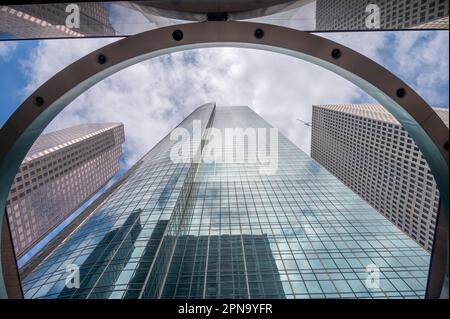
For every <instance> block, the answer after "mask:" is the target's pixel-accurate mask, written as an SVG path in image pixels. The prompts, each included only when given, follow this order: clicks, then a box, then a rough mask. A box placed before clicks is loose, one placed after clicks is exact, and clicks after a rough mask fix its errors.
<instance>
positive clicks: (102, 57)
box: [97, 54, 107, 64]
mask: <svg viewBox="0 0 450 319" xmlns="http://www.w3.org/2000/svg"><path fill="white" fill-rule="evenodd" d="M106 60H107V59H106V55H104V54H99V56H98V57H97V62H98V63H100V64H105V63H106Z"/></svg>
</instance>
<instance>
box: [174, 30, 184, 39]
mask: <svg viewBox="0 0 450 319" xmlns="http://www.w3.org/2000/svg"><path fill="white" fill-rule="evenodd" d="M183 36H184V35H183V31H181V30H175V31H173V32H172V38H173V39H174V40H175V41H181V40H182V39H183Z"/></svg>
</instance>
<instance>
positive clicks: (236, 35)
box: [0, 21, 449, 298]
mask: <svg viewBox="0 0 450 319" xmlns="http://www.w3.org/2000/svg"><path fill="white" fill-rule="evenodd" d="M216 46H231V47H241V48H242V47H245V48H256V49H263V50H269V51H274V52H279V53H282V54H287V55H290V56H293V57H296V58H299V59H302V60H305V61H309V62H311V63H314V64H316V65H319V66H322V67H324V68H326V69H328V70H330V71H332V72H334V73H336V74H339V75H341V76H342V77H344V78H346V79H347V80H349V81H351V82H353V83H354V84H356V85H357V86H359V87H360V88H361V89H363V90H364V91H366V92H367V93H368V94H369V95H371V96H372V97H374V98H375V99H376V100H377V101H378V102H379V103H380V104H382V105H383V106H385V107H386V108H387V109H388V110H389V111H390V112H391V113H392V114H393V115H394V116H395V118H396V119H397V120H398V121H399V122H400V123H401V124H402V125H403V127H404V128H405V129H406V130H407V131H408V133H409V134H410V135H411V137H412V138H413V139H414V141H415V142H416V144H417V145H418V147H419V148H420V150H421V151H422V153H423V154H424V156H425V158H426V160H427V161H428V164H429V166H430V168H431V171H432V173H433V174H434V177H435V180H436V183H437V185H438V188H439V191H440V194H441V204H442V209H441V211H443V212H444V213H445V218H442V217H443V216H440V218H439V216H438V224H439V225H440V227H439V225H438V226H437V232H439V231H440V229H444V230H447V231H448V218H449V215H448V212H449V197H448V188H449V170H448V160H449V158H448V157H449V152H448V129H447V127H446V126H445V124H444V123H443V122H442V120H441V119H440V118H439V117H438V116H437V114H436V113H435V112H434V111H433V109H432V108H431V107H430V106H429V105H428V104H427V103H426V102H425V101H424V100H423V99H422V98H421V97H420V96H419V95H418V94H417V93H416V92H414V90H413V89H411V88H410V87H409V86H408V85H407V84H406V83H404V82H403V81H401V80H400V79H399V78H397V77H396V76H395V75H394V74H392V73H391V72H389V71H388V70H386V69H385V68H383V67H382V66H380V65H379V64H377V63H376V62H374V61H372V60H371V59H369V58H367V57H365V56H363V55H361V54H360V53H358V52H355V51H353V50H351V49H349V48H347V47H345V46H342V45H340V44H338V43H335V42H333V41H330V40H328V39H325V38H322V37H319V36H316V35H313V34H310V33H306V32H303V31H299V30H294V29H289V28H284V27H279V26H275V25H267V24H260V23H251V22H235V21H223V22H222V21H221V22H200V23H189V24H182V25H177V26H170V27H165V28H160V29H156V30H151V31H147V32H143V33H140V34H137V35H134V36H131V37H128V38H125V39H122V40H120V41H117V42H114V43H112V44H109V45H107V46H105V47H103V48H101V49H98V50H96V51H94V52H92V53H90V54H88V55H86V56H85V57H83V58H81V59H79V60H78V61H76V62H74V63H72V64H71V65H69V66H68V67H66V68H65V69H64V70H62V71H60V72H59V73H57V74H56V75H55V76H53V77H52V78H51V79H50V80H48V81H47V82H46V83H44V84H43V85H42V86H41V87H39V88H38V89H37V90H36V91H35V92H34V93H33V94H31V96H29V97H28V98H27V99H26V100H25V101H24V102H23V103H22V105H20V106H19V108H18V109H17V110H16V111H15V112H14V114H13V115H12V116H11V117H10V118H9V119H8V121H7V122H6V123H5V125H4V126H3V127H2V128H1V130H0V140H1V145H0V214H2V215H3V212H4V211H5V209H4V208H5V205H6V199H7V196H8V193H9V189H10V186H11V184H12V182H13V179H14V176H15V174H16V172H17V170H18V168H19V166H20V164H21V162H22V160H23V158H24V157H25V155H26V153H27V152H28V150H29V149H30V147H31V145H32V144H33V142H34V141H35V140H36V139H37V138H38V137H39V135H40V134H41V133H42V131H43V130H44V129H45V127H46V126H47V125H48V124H49V123H50V121H51V120H53V119H54V118H55V116H56V115H57V114H58V113H59V112H60V111H61V110H63V109H64V108H65V107H66V106H67V105H68V104H69V103H70V102H72V101H73V100H74V99H75V98H76V97H77V96H79V95H80V94H81V93H83V92H84V91H86V90H87V89H88V88H90V87H91V86H93V85H94V84H96V83H97V82H99V81H101V80H103V79H104V78H106V77H108V76H109V75H111V74H113V73H115V72H117V71H119V70H121V69H124V68H126V67H128V66H130V65H132V64H135V63H138V62H141V61H143V60H146V59H150V58H153V57H156V56H160V55H163V54H167V53H170V52H176V51H182V50H188V49H194V48H204V47H216ZM2 220H3V216H0V222H1V221H2ZM442 223H445V225H444V227H442V226H443V225H442ZM0 227H1V225H0ZM0 229H1V228H0ZM443 246H444V247H445V249H446V251H445V253H443V252H442V250H441V251H440V253H441V254H443V256H444V257H442V255H441V257H439V258H437V259H436V258H433V262H432V265H431V269H430V275H429V276H430V278H432V279H433V280H432V282H433V284H432V285H430V284H429V285H428V291H427V296H428V297H438V296H439V295H440V294H441V291H442V289H444V294H445V293H446V291H448V266H447V265H446V260H447V259H448V255H447V251H448V236H447V238H446V244H445V245H443ZM441 247H442V246H441ZM2 249H3V246H2ZM2 253H3V252H2ZM434 255H435V254H433V256H434ZM436 256H437V255H436ZM442 265H444V268H443V267H442ZM442 269H445V271H444V272H443V271H442ZM5 271H6V269H5V267H1V268H0V297H3V298H7V297H8V296H12V295H11V293H8V292H7V290H8V289H10V287H12V286H13V283H12V282H10V283H8V282H7V280H11V279H10V278H13V277H14V276H8V274H6V273H5ZM430 278H429V282H430ZM446 278H447V284H444V282H445V280H446ZM5 282H6V285H5ZM447 294H448V292H447Z"/></svg>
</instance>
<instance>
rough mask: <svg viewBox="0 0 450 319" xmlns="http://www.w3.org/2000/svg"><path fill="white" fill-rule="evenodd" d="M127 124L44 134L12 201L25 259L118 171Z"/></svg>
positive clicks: (11, 212)
mask: <svg viewBox="0 0 450 319" xmlns="http://www.w3.org/2000/svg"><path fill="white" fill-rule="evenodd" d="M123 141H124V132H123V125H122V124H116V123H102V124H82V125H77V126H74V127H71V128H67V129H63V130H60V131H55V132H51V133H48V134H43V135H41V136H40V137H39V138H38V139H37V141H36V142H35V143H34V144H33V146H32V147H31V149H30V151H29V152H28V154H27V155H26V157H25V159H24V161H23V162H22V164H21V166H20V168H19V170H18V172H17V174H16V177H15V179H14V183H13V184H12V186H11V190H10V193H9V196H8V201H7V211H8V217H9V222H10V228H11V234H12V237H13V242H14V247H15V251H16V254H17V255H18V256H21V255H23V254H24V253H25V252H26V251H27V250H28V249H30V248H31V246H32V245H34V244H35V243H36V242H37V241H39V240H40V239H42V238H43V237H44V236H45V235H47V234H48V233H49V232H50V231H51V230H53V229H54V228H55V227H57V226H58V225H59V224H60V223H61V222H62V221H63V220H64V219H65V218H66V217H67V216H68V215H70V214H71V213H72V212H73V211H75V210H76V209H77V208H78V207H80V206H81V204H83V202H85V201H86V200H87V199H88V198H89V197H91V196H92V195H93V194H94V193H95V192H97V191H98V190H99V189H100V188H101V187H102V186H103V185H105V184H106V183H107V182H108V181H109V180H110V179H111V177H112V176H113V175H114V174H115V173H117V172H118V170H119V161H118V159H119V157H120V154H121V152H122V149H121V144H122V143H123Z"/></svg>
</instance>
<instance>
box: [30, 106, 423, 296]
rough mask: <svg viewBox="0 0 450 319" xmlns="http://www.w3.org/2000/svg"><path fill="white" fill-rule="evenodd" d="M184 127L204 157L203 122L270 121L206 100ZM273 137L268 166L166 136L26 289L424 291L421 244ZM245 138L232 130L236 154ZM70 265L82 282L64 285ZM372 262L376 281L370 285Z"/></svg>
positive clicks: (248, 125)
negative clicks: (177, 150)
mask: <svg viewBox="0 0 450 319" xmlns="http://www.w3.org/2000/svg"><path fill="white" fill-rule="evenodd" d="M195 120H199V121H201V127H200V132H201V134H199V137H198V138H196V137H195V136H196V134H195V133H194V131H195V130H196V126H195V124H194V121H195ZM180 128H184V129H185V130H186V131H188V132H190V133H192V135H193V136H194V139H195V140H196V142H197V143H193V144H192V145H191V149H190V151H191V153H192V154H194V155H197V156H198V155H201V156H202V157H205V155H206V153H207V150H208V147H209V145H210V144H209V143H211V135H212V131H211V130H207V129H210V128H211V129H212V128H214V129H216V130H217V131H219V132H222V133H223V132H225V131H226V130H227V129H228V128H243V129H244V130H245V129H264V130H265V129H267V130H269V129H270V128H271V126H270V125H269V124H268V123H267V122H266V121H265V120H264V119H262V118H261V117H260V116H259V115H258V114H256V113H255V112H253V111H252V110H251V109H250V108H248V107H216V106H215V104H205V105H203V106H201V107H199V108H197V109H196V110H195V111H194V112H193V113H191V114H190V115H189V116H188V117H187V118H186V119H185V120H184V121H183V122H182V123H180V125H179V126H178V127H177V129H180ZM197 129H198V127H197ZM258 132H259V131H258ZM277 137H278V139H277V143H276V147H275V148H276V151H277V160H278V163H277V168H276V169H275V170H269V171H267V170H266V169H267V164H266V163H260V162H258V161H256V162H252V161H250V160H247V161H229V162H227V161H186V162H177V161H173V158H172V156H171V151H172V150H173V149H174V147H175V145H176V143H177V140H174V139H171V138H170V136H169V135H168V136H166V137H165V138H164V139H162V140H161V141H160V142H159V143H158V144H157V145H156V146H155V147H154V148H153V149H152V150H151V151H150V152H149V153H147V154H146V155H145V156H144V157H143V158H142V159H141V160H140V161H139V162H138V163H137V164H136V165H135V166H134V167H133V168H132V169H131V173H130V174H129V175H128V176H127V177H126V178H125V179H124V180H123V181H121V182H120V184H118V185H116V186H114V187H115V188H114V189H113V191H112V192H111V193H110V194H108V196H107V197H106V198H105V199H104V200H103V201H102V202H101V203H100V204H99V205H98V206H97V207H95V210H94V211H93V212H92V214H90V216H89V217H88V218H87V219H85V220H84V221H83V222H82V223H81V224H80V225H79V226H78V227H77V228H76V229H75V230H74V231H73V232H72V233H71V234H69V235H68V236H67V238H66V240H65V241H64V242H62V243H61V244H59V245H58V246H57V247H56V249H54V250H52V251H50V252H49V253H48V255H47V257H46V258H45V259H44V260H42V261H41V262H40V263H39V264H38V265H37V266H36V267H35V268H34V269H33V270H32V271H31V272H30V273H29V274H28V275H26V276H25V277H24V278H23V289H24V292H25V298H58V297H65V298H324V297H330V298H344V297H346V298H388V297H391V298H404V297H412V298H420V297H423V296H424V293H425V285H426V279H427V273H428V265H429V255H428V254H427V253H426V251H424V250H423V249H422V248H421V247H420V246H419V245H417V244H416V243H415V242H414V241H413V240H411V239H410V238H409V237H408V236H406V235H405V234H404V233H402V232H401V231H400V230H398V229H397V228H396V227H395V226H394V225H392V224H391V223H390V222H389V221H388V220H386V218H385V217H383V216H382V215H380V214H379V213H377V212H376V211H375V210H374V209H373V208H371V207H370V206H369V205H368V204H366V203H365V202H364V201H363V200H361V199H360V198H359V197H358V196H357V195H356V194H355V193H354V192H352V191H351V190H350V189H349V188H347V187H346V186H345V185H344V184H342V183H341V182H340V181H339V180H338V179H336V178H335V177H334V176H332V175H331V174H330V173H328V172H327V171H326V170H325V169H323V168H322V167H321V166H320V165H319V164H318V163H316V162H315V161H314V160H313V159H311V158H310V157H308V156H307V155H306V154H305V153H303V152H302V151H301V150H300V149H298V147H297V146H296V145H294V144H293V143H292V142H290V141H289V140H288V139H287V138H285V137H284V136H283V135H281V134H278V136H277ZM199 139H200V140H201V142H200V140H199ZM249 141H251V139H250V138H249V137H248V136H247V137H244V138H242V139H238V138H236V140H235V145H234V146H233V148H234V151H235V154H240V153H246V150H247V149H248V148H249V147H250V146H251V145H250V144H251V143H250V142H249ZM270 143H272V140H271V142H270ZM219 149H220V152H222V153H223V154H224V155H225V156H227V154H229V153H230V152H233V151H232V150H231V149H230V148H229V147H228V146H226V145H225V146H223V147H220V148H219ZM197 156H196V157H194V158H198V157H197ZM247 159H248V158H247ZM130 216H132V217H130ZM116 232H117V233H122V232H125V233H126V232H129V235H128V236H124V235H121V236H117V235H115V234H116ZM111 234H113V235H111ZM105 238H107V239H105ZM105 245H107V247H110V248H102V249H99V248H98V247H99V246H100V247H105ZM94 255H95V257H94ZM94 260H95V262H94ZM70 264H75V265H78V266H79V267H80V287H79V288H67V287H65V280H66V278H67V275H68V273H67V272H66V266H67V265H70ZM373 265H375V266H376V267H378V269H379V278H380V280H379V285H378V286H376V287H370V286H367V285H366V283H367V279H368V272H367V269H368V267H372V266H373ZM369 279H370V278H369Z"/></svg>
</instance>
